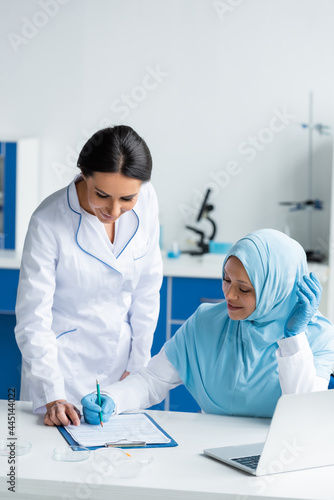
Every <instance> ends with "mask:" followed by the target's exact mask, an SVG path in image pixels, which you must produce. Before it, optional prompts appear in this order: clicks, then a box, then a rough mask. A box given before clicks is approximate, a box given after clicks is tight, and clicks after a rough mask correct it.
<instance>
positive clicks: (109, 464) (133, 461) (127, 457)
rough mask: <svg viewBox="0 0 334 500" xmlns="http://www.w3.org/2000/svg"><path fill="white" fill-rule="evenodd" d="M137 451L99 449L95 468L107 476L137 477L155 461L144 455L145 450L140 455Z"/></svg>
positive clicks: (96, 454) (96, 452) (95, 456)
mask: <svg viewBox="0 0 334 500" xmlns="http://www.w3.org/2000/svg"><path fill="white" fill-rule="evenodd" d="M136 451H137V450H129V451H125V450H122V449H121V448H99V449H98V450H95V451H94V464H95V468H96V469H97V470H99V471H100V472H101V473H102V474H103V475H106V476H113V477H119V478H131V477H136V476H138V475H139V474H140V473H141V472H142V471H143V469H145V468H146V467H147V466H148V465H149V464H150V463H151V462H152V460H153V458H152V456H150V455H149V454H147V453H146V455H144V454H143V453H142V452H143V450H140V452H141V453H140V454H139V455H138V454H136V453H135V452H136ZM145 451H147V450H145Z"/></svg>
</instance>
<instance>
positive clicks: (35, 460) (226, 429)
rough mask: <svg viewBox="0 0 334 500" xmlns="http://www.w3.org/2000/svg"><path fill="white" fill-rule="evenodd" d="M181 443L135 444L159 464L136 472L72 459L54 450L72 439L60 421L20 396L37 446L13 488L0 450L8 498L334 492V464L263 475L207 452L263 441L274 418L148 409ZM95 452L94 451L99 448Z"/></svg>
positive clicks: (241, 499) (22, 420)
mask: <svg viewBox="0 0 334 500" xmlns="http://www.w3.org/2000/svg"><path fill="white" fill-rule="evenodd" d="M148 413H149V414H150V415H151V416H152V417H153V418H154V419H155V420H156V422H157V423H158V424H159V425H161V427H163V428H164V429H165V430H166V432H168V433H169V434H170V435H171V436H172V437H173V438H174V439H175V440H176V441H177V442H178V444H179V446H177V447H175V448H151V449H146V450H135V449H134V450H131V451H130V453H131V454H132V456H134V457H135V456H136V454H137V453H141V454H142V453H144V452H145V453H147V454H148V455H149V456H152V457H153V461H152V463H151V464H150V465H149V466H148V467H147V468H146V469H144V470H143V471H142V473H141V474H140V475H139V476H137V477H135V478H131V479H124V478H123V479H119V478H113V477H110V476H106V475H103V473H101V472H100V471H98V470H96V467H94V461H93V456H91V457H90V458H89V460H87V461H85V462H76V463H68V462H67V463H65V462H58V461H55V460H54V459H53V458H52V456H51V455H52V450H53V448H55V447H56V446H60V445H62V444H65V441H64V438H63V437H62V436H61V434H60V433H59V431H58V430H57V429H56V428H55V427H47V426H45V425H44V424H43V420H42V417H41V416H38V415H33V414H32V413H31V405H30V403H25V402H17V403H16V429H17V430H16V435H17V436H18V435H20V436H21V437H22V438H25V439H27V440H28V441H30V442H31V443H32V451H31V452H30V453H29V454H28V455H25V456H21V457H16V493H15V494H14V493H12V492H10V491H7V488H8V485H7V484H6V480H7V479H6V474H7V473H8V472H9V465H8V459H7V457H5V456H0V498H1V499H2V500H7V499H14V498H15V500H23V499H24V500H35V499H43V500H45V499H51V500H55V499H59V500H74V499H75V500H79V499H92V500H107V499H108V500H111V499H115V498H117V500H130V499H131V500H133V499H142V500H152V499H159V500H160V499H162V500H167V499H168V500H169V499H173V500H183V499H187V500H198V499H203V500H213V499H214V500H216V499H217V500H218V499H230V498H236V499H238V500H248V499H255V498H262V499H263V498H267V499H274V498H275V499H288V498H289V499H312V500H316V499H333V498H334V480H333V477H334V466H333V467H321V468H318V469H311V470H307V471H298V472H289V473H284V474H276V475H272V476H264V477H259V478H257V477H255V476H251V475H248V474H247V473H245V472H242V471H239V470H237V469H234V468H231V467H229V466H226V465H223V464H222V463H220V462H217V461H215V460H213V459H210V458H207V457H205V456H203V454H202V450H203V449H204V448H211V447H215V446H222V445H232V444H241V443H246V442H256V441H261V440H263V439H264V438H265V436H266V433H267V429H268V425H269V420H268V419H255V418H243V417H224V416H217V415H205V414H198V413H178V412H159V411H148ZM0 428H1V434H4V435H6V432H7V402H6V401H0ZM92 453H94V452H91V455H92Z"/></svg>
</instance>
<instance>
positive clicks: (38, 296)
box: [15, 181, 162, 411]
mask: <svg viewBox="0 0 334 500" xmlns="http://www.w3.org/2000/svg"><path fill="white" fill-rule="evenodd" d="M115 230H116V233H115V240H114V245H112V244H111V242H110V240H109V239H108V236H107V233H106V231H105V228H104V226H103V224H102V223H101V222H100V221H99V220H98V218H97V217H95V216H94V215H91V214H88V213H87V212H85V211H84V210H83V209H82V208H81V207H80V204H79V200H78V196H77V192H76V187H75V181H73V182H72V183H71V184H70V185H69V186H68V187H67V188H64V189H61V190H60V191H58V192H56V193H54V194H53V195H51V196H49V197H48V198H47V199H46V200H45V201H44V202H42V204H41V205H40V206H39V207H38V208H37V210H36V211H35V213H34V214H33V216H32V218H31V221H30V225H29V229H28V233H27V236H26V241H25V245H24V250H23V256H22V265H21V271H20V279H19V287H18V296H17V303H16V316H17V325H16V328H15V334H16V339H17V343H18V346H19V348H20V350H21V352H22V377H21V378H22V380H21V399H23V400H32V401H33V409H34V411H36V410H37V409H38V408H40V409H41V410H42V409H44V405H45V404H46V403H47V402H50V401H54V400H56V399H66V400H67V401H69V402H71V403H73V404H79V403H80V400H81V398H82V397H83V396H85V395H86V394H87V393H89V392H93V391H94V390H95V388H96V378H98V379H99V381H100V384H101V385H106V384H110V383H112V382H115V381H117V380H119V379H120V377H121V376H122V374H123V372H124V371H125V370H127V371H129V372H133V371H136V370H138V369H139V368H140V367H141V366H145V365H146V364H147V363H148V361H149V359H150V348H151V344H152V339H153V333H154V330H155V327H156V322H157V319H158V314H159V290H160V287H161V282H162V259H161V254H160V249H159V222H158V204H157V199H156V195H155V192H154V189H153V187H152V185H151V184H150V183H144V184H143V185H142V187H141V190H140V193H139V196H138V201H137V203H136V205H135V207H134V209H133V210H130V211H128V212H125V213H124V214H122V216H121V217H120V218H119V219H118V220H117V221H116V227H115Z"/></svg>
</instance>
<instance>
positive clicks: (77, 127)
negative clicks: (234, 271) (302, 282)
mask: <svg viewBox="0 0 334 500" xmlns="http://www.w3.org/2000/svg"><path fill="white" fill-rule="evenodd" d="M333 18H334V2H332V1H331V0H244V1H242V0H37V1H36V0H11V1H10V2H9V1H7V0H0V37H1V44H0V47H1V48H0V50H1V80H0V109H1V113H0V138H2V137H4V138H8V137H10V138H16V137H22V136H36V137H38V138H40V140H41V170H40V198H41V199H42V198H44V197H45V196H46V195H48V194H49V193H51V192H52V191H54V190H55V189H57V188H60V187H62V186H64V185H65V184H67V183H68V182H69V181H70V180H71V179H72V178H73V175H74V174H75V172H76V169H75V167H74V165H75V161H76V155H77V151H78V150H79V149H80V148H81V146H82V144H83V142H84V141H85V140H86V138H87V136H89V135H91V133H93V132H94V131H95V130H97V129H98V128H101V127H102V126H106V125H114V124H118V123H126V124H129V125H131V126H133V127H134V128H135V129H136V130H137V131H138V133H139V134H141V135H142V136H143V137H144V138H145V139H146V141H147V143H148V145H149V147H150V149H151V152H152V155H153V159H154V174H153V178H152V181H153V183H154V185H155V187H156V190H157V194H158V197H159V200H160V207H161V214H162V220H163V225H164V239H165V245H166V246H167V247H168V246H169V245H170V244H171V242H172V241H173V240H175V239H176V240H178V241H179V242H180V244H181V245H182V246H185V244H186V243H185V240H186V238H187V237H189V236H190V233H189V232H188V231H185V230H184V225H185V223H186V222H192V219H191V217H190V218H187V217H186V214H189V213H190V215H194V213H196V209H197V207H198V204H199V202H200V198H201V197H202V196H203V195H204V192H205V188H206V186H207V185H208V184H210V183H211V187H212V188H213V190H214V192H213V195H214V196H213V197H212V198H211V201H212V202H213V203H214V204H215V206H216V209H215V212H214V214H213V216H214V218H215V219H216V221H217V223H218V234H217V238H216V239H217V240H220V241H232V242H233V241H235V240H237V239H238V238H239V237H241V236H243V235H244V234H246V233H247V232H249V231H252V230H254V229H256V228H260V227H274V228H277V229H282V228H283V225H284V216H285V214H286V209H284V208H282V207H280V206H279V205H278V202H279V201H282V200H295V199H297V200H303V199H306V198H307V186H306V181H305V175H306V172H307V131H305V130H303V129H301V127H300V126H299V124H300V122H304V121H307V118H308V94H309V91H310V90H312V91H313V92H314V100H315V111H314V113H315V121H317V122H322V123H325V124H328V125H333V111H334V109H333V108H334V104H333V88H334V85H333V83H334V69H333V68H334V64H333V61H334V57H333V56H334V30H333V27H332V24H333V22H332V21H333ZM36 24H37V25H38V27H37V28H36V27H34V25H36ZM153 71H158V73H160V74H159V75H156V76H155V77H152V76H150V75H151V73H152V72H153ZM125 95H130V96H131V97H130V99H131V102H130V104H125V103H124V102H123V103H122V102H121V101H122V100H124V99H127V97H125ZM284 110H285V111H284ZM279 113H281V114H282V113H283V114H284V113H287V114H288V115H289V116H288V118H285V119H284V120H285V123H284V122H282V121H281V120H278V119H276V118H274V117H275V116H277V115H279ZM268 127H271V128H272V129H275V131H274V132H272V131H271V130H270V129H268ZM278 128H279V131H278V130H277V129H278ZM264 129H266V130H264ZM258 135H259V136H260V139H261V140H262V141H266V142H267V144H265V145H264V144H263V142H262V143H260V146H258V147H259V148H260V147H261V151H256V149H254V147H253V148H252V149H253V153H254V154H253V153H251V152H250V151H249V145H247V143H248V142H249V141H250V140H252V139H250V137H254V136H258ZM247 148H248V152H247ZM331 151H332V139H331V137H315V157H316V162H315V163H316V165H315V168H316V175H315V177H316V179H317V181H316V186H315V187H314V193H313V195H314V196H319V197H321V198H322V199H324V200H325V207H326V211H323V212H319V213H317V214H315V221H314V222H315V224H314V227H315V231H314V235H313V236H314V242H317V243H316V244H317V245H318V244H319V241H322V243H320V245H322V246H324V245H325V246H326V242H328V221H329V215H328V214H329V202H330V172H331ZM253 156H254V158H253ZM232 161H233V162H234V164H233V165H234V166H233V165H232V164H231V163H230V162H232ZM228 171H230V172H233V174H234V175H230V174H229V175H227V173H228ZM217 179H218V180H217ZM322 179H323V180H322ZM292 215H293V217H294V218H293V219H291V220H290V222H291V228H292V230H293V234H292V236H294V235H296V237H298V239H299V240H300V241H301V243H302V244H305V231H304V230H303V229H302V228H303V224H305V214H304V213H298V214H292ZM203 224H205V223H203ZM202 227H203V228H206V227H207V226H205V225H203V226H202ZM324 242H325V243H324ZM314 244H315V243H314Z"/></svg>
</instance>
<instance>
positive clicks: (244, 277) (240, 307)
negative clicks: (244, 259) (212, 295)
mask: <svg viewBox="0 0 334 500" xmlns="http://www.w3.org/2000/svg"><path fill="white" fill-rule="evenodd" d="M223 292H224V295H225V299H226V302H227V311H228V315H229V317H230V318H231V319H235V320H242V319H246V318H248V316H250V315H251V314H252V312H253V311H255V308H256V295H255V289H254V287H253V285H252V283H251V281H250V279H249V277H248V274H247V272H246V270H245V268H244V266H243V265H242V263H241V262H240V260H239V259H238V258H237V257H235V256H233V255H232V256H231V257H229V259H228V260H227V262H226V264H225V267H224V274H223Z"/></svg>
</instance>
